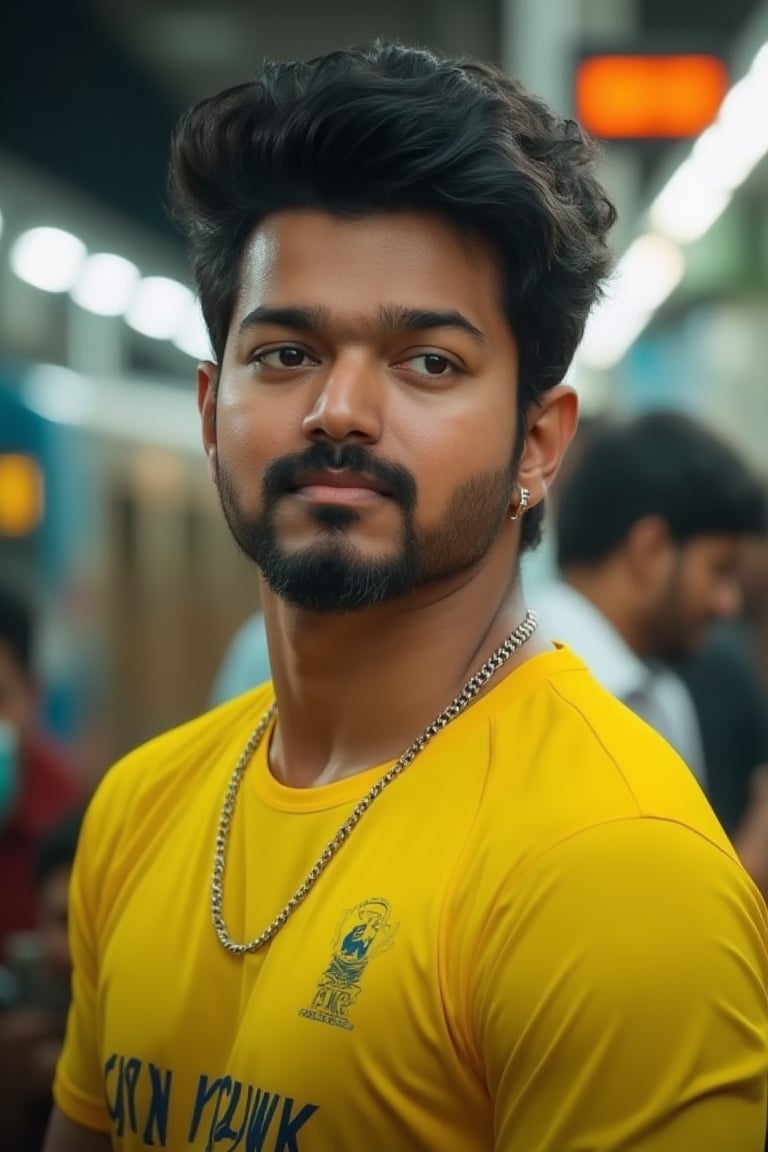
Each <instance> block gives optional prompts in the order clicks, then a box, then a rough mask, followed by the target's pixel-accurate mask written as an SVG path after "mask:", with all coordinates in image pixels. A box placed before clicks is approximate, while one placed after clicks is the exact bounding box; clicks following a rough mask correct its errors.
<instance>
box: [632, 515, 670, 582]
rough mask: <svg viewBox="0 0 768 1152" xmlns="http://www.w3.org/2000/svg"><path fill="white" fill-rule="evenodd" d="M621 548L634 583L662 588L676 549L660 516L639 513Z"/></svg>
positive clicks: (666, 579) (664, 521) (666, 580)
mask: <svg viewBox="0 0 768 1152" xmlns="http://www.w3.org/2000/svg"><path fill="white" fill-rule="evenodd" d="M622 550H623V552H624V556H625V559H626V562H627V564H628V566H629V571H630V573H631V575H632V576H633V578H634V580H635V581H636V583H637V584H638V586H642V587H644V588H647V589H649V590H650V591H654V590H655V589H657V588H663V587H666V584H667V582H668V580H669V578H670V574H671V573H672V571H673V570H674V567H675V564H676V562H677V554H678V548H677V544H676V542H675V540H674V538H673V536H672V533H671V532H670V530H669V525H668V524H667V522H666V520H664V519H663V517H661V516H643V517H642V519H641V520H638V521H637V522H636V523H635V524H633V525H632V528H631V529H630V532H629V535H628V536H627V538H626V541H625V542H624V545H623V547H622Z"/></svg>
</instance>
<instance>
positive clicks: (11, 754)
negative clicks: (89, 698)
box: [0, 586, 38, 823]
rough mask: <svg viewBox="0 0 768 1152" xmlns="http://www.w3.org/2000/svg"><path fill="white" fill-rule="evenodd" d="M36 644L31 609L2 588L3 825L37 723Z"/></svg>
mask: <svg viewBox="0 0 768 1152" xmlns="http://www.w3.org/2000/svg"><path fill="white" fill-rule="evenodd" d="M33 643H34V621H33V614H32V609H31V608H30V606H29V604H27V603H26V601H25V600H23V599H22V597H21V596H20V595H18V594H17V593H16V592H15V591H12V590H11V589H9V588H4V587H2V586H0V728H1V729H2V731H1V732H0V745H1V747H0V823H1V822H2V818H3V815H4V813H5V812H7V810H8V808H9V807H10V805H11V804H12V801H13V798H14V796H15V793H16V789H17V785H18V779H17V778H18V773H19V770H20V768H21V766H22V764H23V761H24V757H25V755H26V752H27V749H28V747H29V744H30V742H31V740H32V737H33V735H34V731H35V725H36V721H37V707H38V693H37V686H36V682H35V677H34V673H33V669H32V650H33Z"/></svg>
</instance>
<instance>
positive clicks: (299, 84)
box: [170, 43, 616, 544]
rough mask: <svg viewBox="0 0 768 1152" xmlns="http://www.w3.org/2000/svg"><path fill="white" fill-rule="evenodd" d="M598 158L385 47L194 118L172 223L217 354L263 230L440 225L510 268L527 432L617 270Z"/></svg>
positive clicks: (532, 534)
mask: <svg viewBox="0 0 768 1152" xmlns="http://www.w3.org/2000/svg"><path fill="white" fill-rule="evenodd" d="M596 157H597V152H596V147H595V145H594V143H593V142H592V141H591V140H589V139H588V138H587V137H585V135H584V134H583V132H582V131H581V129H580V128H579V127H578V125H577V124H576V123H574V122H573V121H571V120H564V119H561V118H559V117H557V116H555V115H554V114H553V113H552V112H551V111H550V110H549V109H548V108H547V107H546V106H545V105H544V104H543V103H542V102H541V101H539V100H538V99H536V98H535V97H533V96H531V95H530V94H529V93H528V92H526V91H525V89H524V88H523V87H522V86H521V85H520V84H519V83H517V82H516V81H515V80H512V79H509V78H508V77H507V76H505V75H504V74H503V73H502V72H501V71H500V70H499V69H497V68H495V67H494V66H492V65H490V64H484V63H479V62H474V61H469V60H451V59H443V58H441V57H439V56H437V55H436V54H434V53H432V52H430V51H425V50H421V49H413V48H406V47H401V46H398V45H390V44H381V43H377V44H374V45H373V46H372V47H371V48H370V49H369V50H366V51H352V50H350V51H338V52H332V53H330V54H329V55H326V56H321V57H318V58H317V59H315V60H311V61H309V62H307V63H297V62H294V63H267V64H265V65H264V67H263V68H262V71H261V74H260V75H259V77H258V78H257V79H256V80H254V81H252V82H250V83H247V84H242V85H239V86H238V87H235V88H230V89H228V90H226V91H224V92H221V93H220V94H219V95H216V96H213V97H211V98H210V99H207V100H204V101H203V102H202V103H200V104H197V105H196V106H195V107H193V108H191V109H190V110H189V111H187V112H186V113H185V114H184V115H183V116H182V118H181V120H180V122H179V124H178V126H177V129H176V132H175V134H174V138H173V143H172V158H171V171H170V191H171V203H172V208H173V211H174V214H175V216H176V219H177V220H178V221H179V222H180V224H181V226H182V228H183V230H184V231H185V233H186V235H187V238H188V242H189V247H190V253H191V260H192V267H193V271H194V275H195V279H196V281H197V286H198V290H199V294H200V301H201V306H202V311H203V315H204V317H205V321H206V324H207V327H208V331H209V335H210V338H211V345H212V347H213V350H214V354H215V356H216V357H217V359H218V360H219V362H221V358H222V356H223V353H224V347H225V344H226V339H227V332H228V330H229V325H230V322H231V317H232V313H233V310H234V305H235V299H236V294H237V290H238V286H239V272H240V263H241V257H242V254H243V251H244V248H245V246H246V243H247V241H248V239H249V237H250V235H251V233H252V232H253V229H254V228H255V227H256V226H257V225H258V224H259V222H260V221H261V220H263V219H264V218H265V217H266V216H268V215H270V214H271V213H274V212H279V211H284V210H289V209H297V208H313V209H319V210H322V211H328V212H334V213H338V214H341V215H349V216H362V215H366V214H368V213H372V212H381V211H403V210H412V211H413V210H416V211H426V212H432V213H434V214H436V215H439V216H441V217H443V218H444V219H447V220H448V221H450V222H452V223H453V224H455V225H456V226H457V227H458V228H460V229H461V230H462V232H464V233H468V234H471V235H475V236H476V237H477V238H478V239H480V240H482V241H483V242H484V243H486V244H489V245H490V247H491V250H492V251H493V252H494V254H495V255H496V256H497V257H498V259H499V260H500V263H501V267H502V270H503V293H504V298H503V301H502V304H503V308H504V311H505V314H506V316H507V319H508V322H509V325H510V327H511V329H512V330H513V332H514V335H515V338H516V341H517V344H518V348H519V354H520V380H519V397H518V408H519V413H520V416H521V417H522V416H524V414H525V412H526V411H527V410H528V408H529V407H530V405H531V404H534V403H536V401H537V399H539V398H540V396H541V394H542V393H543V392H544V391H545V390H546V389H547V388H550V387H552V386H553V385H555V384H557V383H559V382H560V381H561V380H562V379H563V376H564V375H565V373H566V371H567V369H568V366H569V364H570V362H571V359H572V357H573V354H574V352H575V350H576V347H577V345H578V343H579V340H580V339H581V336H582V333H583V330H584V324H585V322H586V318H587V315H588V313H589V310H590V308H591V306H592V304H593V303H594V301H595V299H596V297H597V295H598V293H599V290H600V283H601V281H602V280H603V278H604V277H605V276H606V274H607V272H608V271H609V267H610V254H609V250H608V246H607V242H606V236H607V233H608V231H609V229H610V227H611V225H612V224H613V222H614V220H615V216H616V213H615V210H614V207H613V205H612V204H611V202H610V201H609V199H608V197H607V196H606V193H605V191H604V190H603V188H602V187H601V185H600V183H599V181H598V179H597V176H596V171H595V168H596ZM520 425H521V437H522V419H521V421H520ZM520 447H521V444H518V445H517V450H518V451H519V449H520ZM541 513H542V510H541V509H538V510H536V509H534V510H533V513H529V515H528V516H527V517H526V518H525V520H524V521H523V525H524V528H523V543H524V544H526V543H527V544H531V543H534V542H535V541H536V540H537V539H538V538H539V536H540V532H541Z"/></svg>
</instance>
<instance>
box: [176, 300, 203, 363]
mask: <svg viewBox="0 0 768 1152" xmlns="http://www.w3.org/2000/svg"><path fill="white" fill-rule="evenodd" d="M173 343H174V344H175V345H176V347H177V348H179V349H180V350H181V351H182V352H186V353H187V355H188V356H192V357H193V358H194V359H195V360H210V359H211V356H212V352H211V342H210V340H209V338H208V329H207V328H206V326H205V321H204V320H203V313H202V311H201V309H200V302H199V301H198V300H195V301H194V302H193V304H192V306H191V307H190V308H189V309H188V310H187V312H186V313H185V315H184V318H183V319H182V322H181V324H180V326H179V329H178V331H177V332H176V334H175V336H174V337H173Z"/></svg>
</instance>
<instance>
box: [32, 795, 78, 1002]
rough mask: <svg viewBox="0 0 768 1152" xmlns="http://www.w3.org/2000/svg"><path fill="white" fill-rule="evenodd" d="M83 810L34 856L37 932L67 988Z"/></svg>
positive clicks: (46, 838)
mask: <svg viewBox="0 0 768 1152" xmlns="http://www.w3.org/2000/svg"><path fill="white" fill-rule="evenodd" d="M82 822H83V813H82V811H81V810H80V809H76V810H75V811H73V812H70V813H69V814H68V815H67V816H65V817H63V819H61V820H60V821H59V822H58V823H57V824H55V825H54V827H53V828H51V829H50V831H49V832H47V833H46V835H45V836H44V837H43V839H42V840H41V841H40V844H39V845H38V849H37V854H36V858H35V880H36V883H37V931H38V934H39V936H40V942H41V945H42V951H43V958H44V960H45V964H46V966H47V968H48V969H49V971H50V972H51V974H52V975H53V977H54V978H55V979H56V981H57V982H58V983H59V984H61V985H62V986H64V987H66V986H67V985H68V983H69V978H70V974H71V970H72V959H71V956H70V951H69V941H68V937H67V924H68V919H69V913H68V909H69V881H70V877H71V874H72V865H73V863H74V859H75V852H76V851H77V841H78V837H79V835H80V827H81V825H82Z"/></svg>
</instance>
